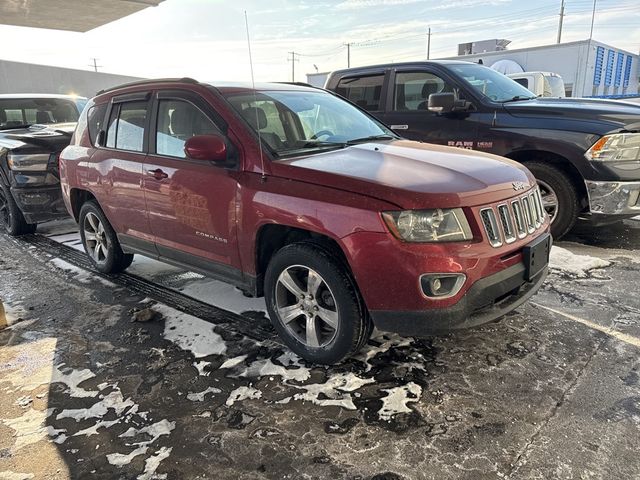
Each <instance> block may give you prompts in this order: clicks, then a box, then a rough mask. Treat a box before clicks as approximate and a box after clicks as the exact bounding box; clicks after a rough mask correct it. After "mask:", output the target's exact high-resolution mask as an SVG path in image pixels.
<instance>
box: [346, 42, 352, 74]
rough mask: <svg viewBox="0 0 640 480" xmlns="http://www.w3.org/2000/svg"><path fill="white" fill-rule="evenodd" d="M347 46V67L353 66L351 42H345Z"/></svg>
mask: <svg viewBox="0 0 640 480" xmlns="http://www.w3.org/2000/svg"><path fill="white" fill-rule="evenodd" d="M345 45H346V46H347V68H351V43H345Z"/></svg>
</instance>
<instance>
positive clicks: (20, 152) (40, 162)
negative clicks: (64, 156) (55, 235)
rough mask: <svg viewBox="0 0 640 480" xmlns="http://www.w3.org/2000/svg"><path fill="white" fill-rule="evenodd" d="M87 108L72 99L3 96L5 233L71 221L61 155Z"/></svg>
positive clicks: (0, 175)
mask: <svg viewBox="0 0 640 480" xmlns="http://www.w3.org/2000/svg"><path fill="white" fill-rule="evenodd" d="M86 102H87V99H86V98H83V97H75V96H68V95H47V94H22V95H17V94H6V95H0V230H4V231H5V232H7V233H9V234H10V235H21V234H24V233H33V232H34V231H35V229H36V225H37V224H38V223H39V222H45V221H48V220H53V219H56V218H61V217H67V216H68V213H67V211H66V209H65V208H64V204H63V202H62V195H61V192H60V182H59V180H58V155H59V154H60V152H61V151H62V149H63V148H64V147H66V146H67V145H69V140H70V139H71V134H72V133H73V130H74V128H75V126H76V122H77V121H78V117H79V116H80V112H81V111H82V109H83V108H84V105H85V104H86Z"/></svg>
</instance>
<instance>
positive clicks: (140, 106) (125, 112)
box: [107, 101, 147, 152]
mask: <svg viewBox="0 0 640 480" xmlns="http://www.w3.org/2000/svg"><path fill="white" fill-rule="evenodd" d="M146 121H147V102H146V101H144V102H129V103H119V104H116V105H114V106H113V108H112V109H111V116H110V118H109V128H108V129H107V147H110V148H118V149H120V150H130V151H133V152H142V151H143V143H144V127H145V124H146Z"/></svg>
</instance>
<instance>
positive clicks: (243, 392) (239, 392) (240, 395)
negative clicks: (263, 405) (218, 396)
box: [225, 387, 262, 407]
mask: <svg viewBox="0 0 640 480" xmlns="http://www.w3.org/2000/svg"><path fill="white" fill-rule="evenodd" d="M259 398H262V392H261V391H260V390H257V389H255V388H253V387H238V388H236V389H235V390H234V391H232V392H231V393H230V394H229V398H227V401H226V402H225V405H226V406H227V407H230V406H231V405H233V404H234V403H236V402H241V401H242V400H247V399H255V400H257V399H259Z"/></svg>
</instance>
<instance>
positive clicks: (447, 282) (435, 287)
mask: <svg viewBox="0 0 640 480" xmlns="http://www.w3.org/2000/svg"><path fill="white" fill-rule="evenodd" d="M466 279H467V277H466V275H465V274H463V273H426V274H424V275H422V276H421V277H420V286H421V287H422V293H424V295H425V296H426V297H428V298H437V299H443V298H449V297H453V296H454V295H456V294H457V293H458V292H459V291H460V289H461V288H462V286H463V285H464V282H465V280H466Z"/></svg>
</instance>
